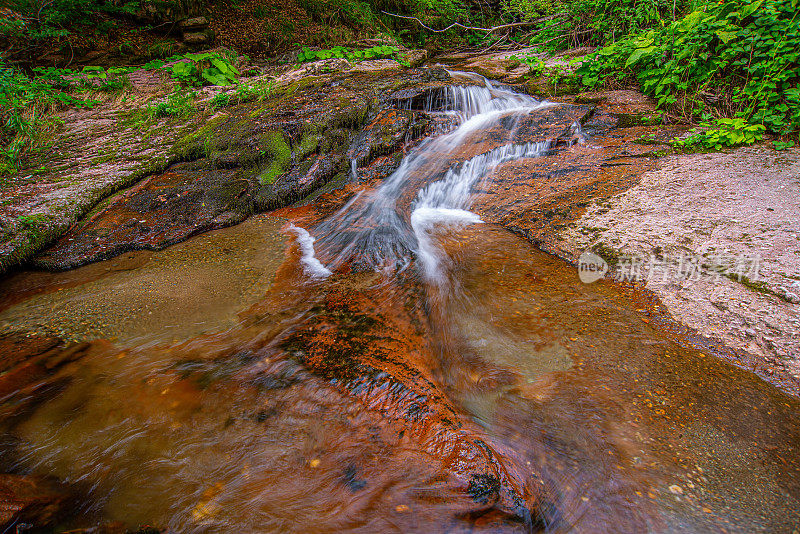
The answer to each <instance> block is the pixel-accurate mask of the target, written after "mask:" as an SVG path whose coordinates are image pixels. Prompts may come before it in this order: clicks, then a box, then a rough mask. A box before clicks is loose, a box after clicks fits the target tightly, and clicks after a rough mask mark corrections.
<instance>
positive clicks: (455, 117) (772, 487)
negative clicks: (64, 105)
mask: <svg viewBox="0 0 800 534" xmlns="http://www.w3.org/2000/svg"><path fill="white" fill-rule="evenodd" d="M447 63H448V65H449V66H448V67H447V68H448V69H450V70H446V69H445V68H442V67H441V66H435V65H429V66H427V67H425V68H415V69H401V68H400V67H399V65H397V64H396V63H395V62H393V61H390V60H381V61H374V62H364V63H360V64H356V65H349V64H346V63H341V62H340V63H336V62H320V63H318V64H312V65H310V66H307V67H304V68H303V69H300V70H297V69H294V70H291V69H290V70H284V71H283V72H279V73H273V75H274V86H272V88H271V89H270V91H269V93H268V94H265V95H262V97H261V98H257V99H254V100H250V101H244V102H237V101H236V100H235V99H234V101H233V104H232V105H229V106H227V107H223V108H220V109H212V108H211V107H210V106H206V107H200V108H199V109H200V111H198V112H197V113H196V114H195V115H194V116H190V117H188V118H185V119H174V118H173V119H153V118H151V117H150V116H148V115H145V114H143V113H142V112H141V111H136V110H133V111H132V110H131V109H130V108H126V107H122V106H120V107H115V106H113V105H107V106H103V107H100V108H97V109H95V110H91V111H81V112H72V113H70V114H67V115H65V117H64V121H65V122H64V126H63V129H62V131H61V132H59V133H58V134H56V136H55V137H54V139H53V141H52V149H51V150H50V151H49V152H47V153H42V154H40V155H39V156H38V157H39V160H37V161H34V162H33V168H34V169H37V170H35V171H30V170H29V171H28V172H23V173H21V174H20V175H19V176H17V177H14V178H13V179H12V181H11V183H10V184H9V185H7V186H5V190H4V193H6V194H5V197H4V200H3V204H2V206H0V218H1V219H0V220H2V232H3V237H2V244H1V245H0V252H2V268H3V270H4V271H5V272H6V274H5V279H4V280H2V282H0V294H2V296H3V298H2V303H1V304H0V324H2V328H3V334H2V339H1V340H0V352H2V354H3V355H4V359H3V361H2V365H3V371H2V374H1V375H0V393H2V396H0V399H2V410H1V411H0V417H1V418H2V423H1V424H2V429H3V432H4V434H3V435H4V441H3V445H2V450H1V451H0V453H1V454H2V457H0V459H1V460H2V467H3V470H4V472H5V473H7V474H6V475H3V476H4V477H6V478H4V479H3V480H2V481H0V486H2V488H4V489H2V492H0V498H2V499H3V503H4V510H6V509H7V510H9V512H8V513H7V514H6V515H7V517H4V518H0V519H2V520H3V521H4V522H5V524H6V525H20V524H23V523H26V524H30V525H32V526H33V527H36V528H38V527H48V528H50V527H52V526H53V525H55V524H64V525H68V528H72V529H91V528H102V529H106V530H105V531H112V532H113V531H119V532H124V531H126V530H136V529H137V528H140V527H142V526H143V525H157V526H158V528H157V529H164V530H166V531H175V532H183V531H196V532H200V531H203V532H207V531H214V532H230V531H303V532H308V531H309V530H318V531H320V532H323V531H331V530H336V531H341V530H364V531H376V530H411V531H417V530H418V531H431V530H432V529H434V530H437V529H438V530H442V531H482V530H486V531H547V530H553V531H566V530H577V531H587V532H594V531H597V530H615V531H625V532H627V531H630V532H640V531H642V530H652V531H658V532H668V531H676V530H681V531H683V530H686V529H690V530H730V531H742V532H752V531H764V532H792V531H793V529H795V528H797V525H798V521H800V517H798V516H797V510H798V501H800V486H799V485H798V484H799V483H800V482H799V481H800V472H799V471H798V469H800V464H799V463H798V461H800V458H799V457H798V456H799V453H800V451H798V447H797V444H798V443H799V442H800V439H799V438H800V412H798V408H800V405H799V404H798V401H797V399H796V394H797V387H798V380H797V370H798V367H797V365H798V364H797V361H798V358H797V354H796V351H795V349H794V345H795V344H796V342H795V339H796V336H797V320H798V304H797V302H796V299H794V298H793V295H794V291H795V290H794V286H793V283H794V280H795V278H796V277H797V275H798V271H797V268H796V261H795V260H796V257H797V255H798V252H800V250H799V249H798V247H800V242H799V241H798V240H797V239H795V238H796V237H797V235H794V234H797V233H798V227H797V225H798V206H795V205H794V204H793V203H792V200H791V199H792V198H793V196H792V194H791V193H792V191H794V189H796V187H797V184H796V182H797V180H796V175H797V173H796V169H797V166H798V161H800V153H798V152H786V153H782V154H781V155H776V154H775V153H774V152H772V151H769V150H768V149H766V148H751V149H740V150H736V151H731V152H730V153H726V154H715V155H708V156H707V155H674V156H669V157H667V158H663V157H659V156H660V154H661V153H662V152H663V150H664V148H665V145H664V144H663V143H665V142H666V141H668V140H669V139H671V138H672V137H673V136H675V135H678V134H680V129H679V128H676V127H668V126H660V127H654V126H646V125H644V124H643V122H647V121H645V120H643V118H646V117H649V116H651V115H652V113H653V112H654V108H653V106H652V103H651V102H649V101H648V100H647V99H646V98H645V97H643V96H642V95H639V94H637V93H635V92H631V91H615V92H608V93H602V94H583V95H572V96H569V95H567V96H560V97H555V96H551V97H550V102H549V103H548V102H544V103H542V102H541V101H540V99H541V97H542V96H545V95H539V97H538V98H531V97H529V96H526V95H525V94H524V87H522V85H521V83H522V79H521V78H520V76H521V74H522V73H521V72H517V71H516V70H514V69H515V68H516V67H514V66H511V67H510V66H509V64H508V63H507V58H505V57H503V56H502V55H494V56H487V57H483V58H481V57H468V58H458V57H455V58H449V59H448V61H447ZM458 69H463V70H464V71H473V72H474V71H478V72H481V73H483V74H488V75H493V76H492V77H493V78H495V79H497V80H499V81H500V83H498V82H487V81H486V80H484V79H483V78H482V77H481V76H476V75H474V74H470V73H468V72H464V73H460V72H456V71H458ZM157 82H158V80H155V81H154V80H147V79H142V80H139V82H138V85H137V83H134V87H135V88H137V87H138V89H136V90H138V91H140V92H141V93H142V94H146V92H147V91H151V90H156V89H157V88H158V83H157ZM504 84H510V85H504ZM515 84H516V85H515ZM511 85H513V86H514V87H516V88H517V91H514V90H512V89H511V88H510V86H511ZM221 90H223V89H220V88H215V89H205V90H203V92H202V95H201V98H202V99H206V100H210V99H211V98H212V97H213V95H214V94H215V93H217V92H219V91H221ZM534 96H537V95H534ZM643 139H646V140H647V142H646V143H645V142H642V141H643ZM794 197H796V195H794ZM798 235H800V234H798ZM587 250H588V251H591V252H592V254H593V255H594V256H596V257H597V258H599V259H600V260H601V261H602V262H604V265H605V268H606V269H607V270H608V271H607V272H608V275H607V277H606V278H604V279H599V280H596V281H595V280H591V282H592V283H586V281H585V280H582V277H579V272H578V270H577V269H576V268H575V267H574V265H575V264H579V263H580V260H579V258H581V257H582V255H583V254H584V252H586V251H587ZM714 253H717V254H718V255H727V256H725V257H734V258H738V257H742V258H745V257H746V258H752V257H754V256H755V255H756V254H758V258H759V261H760V262H761V263H760V265H762V266H763V269H762V270H761V271H759V273H760V274H763V279H762V278H758V279H757V278H754V277H753V275H752V273H750V274H749V276H745V277H741V276H740V277H736V276H719V275H720V274H721V273H722V271H721V270H720V269H714V265H712V264H711V259H712V257H713V254H714ZM681 255H683V256H681ZM559 257H560V258H559ZM650 257H652V258H653V259H654V260H658V262H659V265H673V264H672V263H670V261H671V259H673V258H677V257H686V258H689V257H691V258H696V257H700V258H705V260H704V261H699V262H695V264H696V267H697V269H695V270H694V271H692V272H691V273H689V275H688V276H687V275H686V273H685V272H681V273H677V274H674V275H670V276H665V275H664V274H663V272H662V273H661V275H660V276H659V277H655V276H647V275H648V274H649V271H645V272H644V274H643V275H642V276H638V277H635V276H633V272H632V271H631V266H632V265H633V260H634V259H642V262H643V263H646V261H647V260H648V259H650ZM793 258H794V259H793ZM563 260H567V261H566V262H565V261H563ZM651 263H652V262H651ZM748 267H752V265H750V264H748ZM637 272H638V271H637ZM748 273H749V271H748ZM723 274H724V273H723ZM734 274H735V273H734ZM614 278H616V279H617V280H616V281H615V280H614ZM793 351H795V352H793ZM743 414H746V417H744V416H743ZM32 487H33V488H38V489H35V490H31V489H30V488H32ZM310 525H313V527H310ZM9 528H10V527H9ZM65 528H66V527H65ZM114 529H116V530H114ZM84 531H87V530H84Z"/></svg>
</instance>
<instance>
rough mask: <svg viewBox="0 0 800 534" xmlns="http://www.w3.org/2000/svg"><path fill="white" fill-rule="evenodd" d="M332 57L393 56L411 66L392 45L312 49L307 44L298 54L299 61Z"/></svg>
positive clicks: (359, 59)
mask: <svg viewBox="0 0 800 534" xmlns="http://www.w3.org/2000/svg"><path fill="white" fill-rule="evenodd" d="M331 58H340V59H346V60H348V61H363V60H367V59H381V58H391V59H395V60H396V61H397V62H398V63H400V64H401V65H404V66H410V65H409V63H408V61H406V60H405V58H403V57H402V56H401V55H400V49H399V48H398V47H396V46H390V45H378V46H373V47H372V48H367V49H364V50H350V49H349V48H345V47H343V46H334V47H333V48H330V49H327V50H311V49H310V48H308V47H307V46H306V47H303V49H302V51H301V52H300V53H299V54H298V55H297V61H298V62H299V63H306V62H308V61H317V60H318V59H331Z"/></svg>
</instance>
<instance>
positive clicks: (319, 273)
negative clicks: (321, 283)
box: [289, 224, 333, 278]
mask: <svg viewBox="0 0 800 534" xmlns="http://www.w3.org/2000/svg"><path fill="white" fill-rule="evenodd" d="M289 231H290V232H294V234H295V235H296V236H297V244H298V246H299V247H300V253H301V254H302V256H301V258H300V263H301V264H302V265H303V269H304V270H305V272H306V274H307V275H308V276H310V277H311V278H327V277H328V276H330V275H331V274H333V273H331V271H330V269H328V268H327V267H325V266H324V265H323V264H322V262H321V261H319V260H318V259H317V257H316V256H315V255H314V241H316V240H315V239H314V238H313V237H312V236H311V234H309V233H308V231H307V230H306V229H305V228H300V227H299V226H295V225H293V224H290V225H289Z"/></svg>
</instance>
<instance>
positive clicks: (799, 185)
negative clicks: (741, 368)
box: [553, 145, 800, 380]
mask: <svg viewBox="0 0 800 534" xmlns="http://www.w3.org/2000/svg"><path fill="white" fill-rule="evenodd" d="M798 176H800V150H798V149H793V150H790V151H785V152H776V151H775V150H772V149H771V148H768V147H767V146H764V145H761V146H753V147H747V148H740V149H736V150H731V151H728V152H720V153H713V154H692V155H677V156H671V157H669V158H667V159H665V160H663V161H662V162H661V165H660V168H659V169H657V170H654V171H652V172H648V173H646V174H644V175H643V176H642V178H641V182H640V183H639V184H638V185H636V186H635V187H633V188H631V189H630V190H628V191H625V192H624V193H621V194H619V195H617V196H614V197H612V198H610V199H607V200H595V201H593V202H592V203H591V205H590V206H589V207H588V208H587V211H586V213H585V214H584V215H583V216H582V217H581V218H580V219H579V220H578V221H577V222H575V223H574V224H570V225H569V226H567V227H564V228H563V229H562V230H561V231H560V232H559V233H558V235H557V236H556V238H555V239H554V242H553V245H554V248H555V250H556V251H557V252H559V253H561V254H564V255H567V256H569V257H572V258H577V257H578V256H579V255H580V254H581V253H583V252H584V251H585V250H586V249H589V248H594V249H595V250H600V251H601V252H602V251H604V252H605V255H606V256H614V255H618V256H619V257H621V258H623V259H624V258H626V257H634V258H636V257H638V258H640V259H641V260H642V261H643V262H644V264H647V263H648V262H649V261H650V260H654V261H655V262H656V264H657V265H662V264H663V265H664V267H662V268H661V269H660V272H659V273H658V274H657V275H655V276H644V275H643V277H642V280H643V281H644V282H645V283H646V286H647V288H648V289H650V290H652V291H653V292H654V293H655V294H656V295H657V296H658V297H659V298H660V299H661V300H662V301H663V303H664V305H666V307H667V309H668V311H669V313H671V314H672V315H673V316H674V317H675V318H676V319H677V320H679V321H681V322H683V323H685V324H686V325H688V326H690V327H691V328H694V329H696V330H697V331H698V332H700V333H703V334H705V335H708V336H711V337H714V338H717V339H719V340H721V341H722V342H724V343H725V344H726V345H728V346H730V347H734V348H737V349H741V350H744V351H746V352H749V353H751V354H755V355H757V356H758V357H759V358H763V359H764V360H765V361H766V362H768V363H769V366H768V368H770V367H776V368H777V369H781V368H785V369H786V370H787V371H788V373H789V376H790V379H791V378H792V375H793V378H794V379H795V380H796V379H797V378H800V352H798V347H800V304H798V302H800V297H798V295H800V182H798ZM682 257H683V258H686V259H692V260H696V261H695V263H697V267H698V268H697V269H693V270H691V271H687V270H686V269H687V265H688V263H686V261H684V265H683V269H684V270H683V271H679V267H680V259H681V258H682ZM687 261H688V260H687ZM624 266H625V265H623V267H624ZM664 272H665V273H666V274H664ZM687 273H688V274H687ZM740 275H743V277H741V276H740Z"/></svg>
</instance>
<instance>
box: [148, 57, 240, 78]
mask: <svg viewBox="0 0 800 534" xmlns="http://www.w3.org/2000/svg"><path fill="white" fill-rule="evenodd" d="M162 68H166V67H162ZM169 71H170V73H171V74H172V77H173V78H174V79H176V80H177V81H179V82H181V83H182V84H184V85H192V86H200V85H232V84H233V83H234V81H235V80H236V78H237V77H238V76H239V70H238V69H237V68H236V67H235V66H234V64H233V62H232V59H231V57H230V55H223V54H221V53H219V52H201V53H198V54H186V55H184V56H182V57H181V58H180V59H178V60H177V61H175V62H174V63H173V64H172V66H170V67H169Z"/></svg>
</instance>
